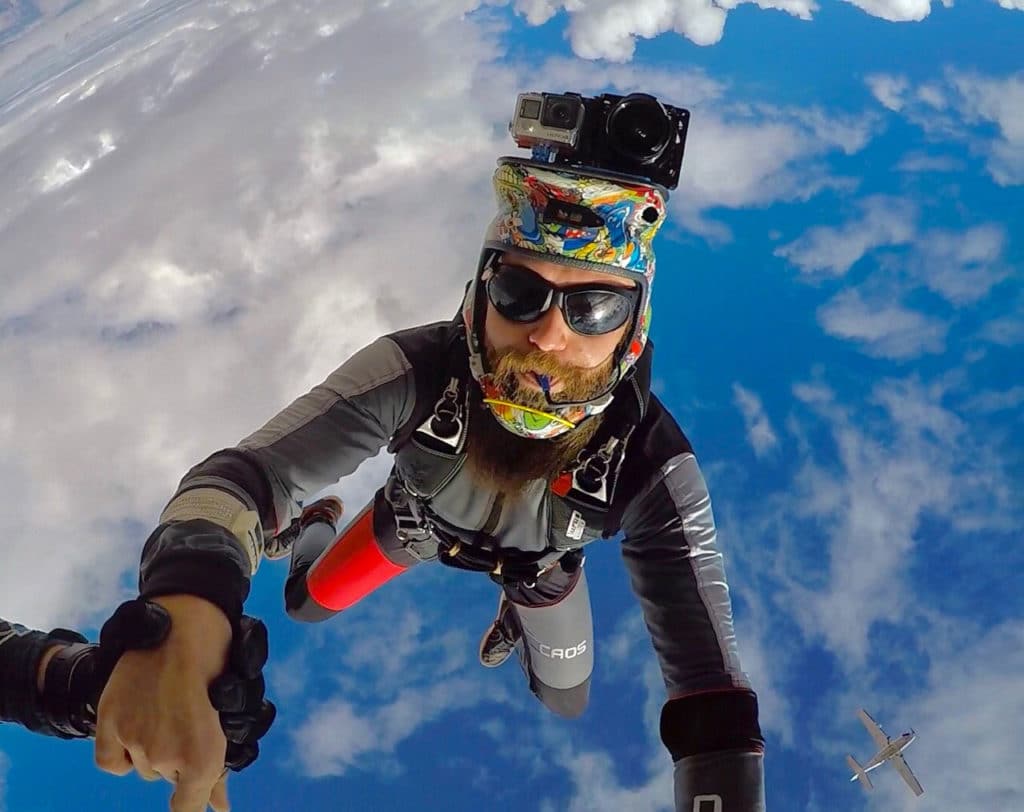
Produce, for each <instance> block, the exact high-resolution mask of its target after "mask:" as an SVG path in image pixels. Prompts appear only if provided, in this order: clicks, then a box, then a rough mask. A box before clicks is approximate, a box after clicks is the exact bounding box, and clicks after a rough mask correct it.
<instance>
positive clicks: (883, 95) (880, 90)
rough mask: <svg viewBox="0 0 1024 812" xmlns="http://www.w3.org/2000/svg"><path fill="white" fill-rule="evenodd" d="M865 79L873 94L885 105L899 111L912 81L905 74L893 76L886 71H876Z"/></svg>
mask: <svg viewBox="0 0 1024 812" xmlns="http://www.w3.org/2000/svg"><path fill="white" fill-rule="evenodd" d="M865 81H866V82H867V85H868V88H869V89H870V90H871V93H872V95H873V96H874V97H875V98H876V99H878V101H879V103H881V105H882V106H883V107H887V108H888V109H890V110H893V111H895V112H898V111H899V110H900V109H902V107H903V104H904V97H905V96H906V93H907V89H908V88H909V87H910V82H909V81H908V80H907V77H905V76H891V75H888V74H884V73H875V74H871V75H870V76H868V77H867V78H866V79H865Z"/></svg>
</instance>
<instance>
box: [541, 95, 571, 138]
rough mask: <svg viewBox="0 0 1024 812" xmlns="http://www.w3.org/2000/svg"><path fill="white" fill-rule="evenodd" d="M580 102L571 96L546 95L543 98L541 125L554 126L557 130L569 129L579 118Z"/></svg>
mask: <svg viewBox="0 0 1024 812" xmlns="http://www.w3.org/2000/svg"><path fill="white" fill-rule="evenodd" d="M580 105H581V102H580V100H579V99H577V98H574V97H572V96H548V97H547V98H545V100H544V112H543V113H541V117H540V123H541V126H542V127H556V128H557V129H559V130H571V129H573V128H574V127H575V126H576V122H577V121H578V120H579V114H580Z"/></svg>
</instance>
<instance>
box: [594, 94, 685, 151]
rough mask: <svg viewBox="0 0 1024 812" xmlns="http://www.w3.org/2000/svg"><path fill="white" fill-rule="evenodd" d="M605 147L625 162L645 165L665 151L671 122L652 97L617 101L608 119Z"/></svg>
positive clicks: (629, 97) (636, 95)
mask: <svg viewBox="0 0 1024 812" xmlns="http://www.w3.org/2000/svg"><path fill="white" fill-rule="evenodd" d="M607 132H608V143H609V145H610V146H611V147H612V149H614V150H615V151H616V152H617V153H619V154H620V155H621V156H622V157H624V158H626V159H627V160H630V161H633V162H635V163H640V164H646V163H651V162H652V161H656V160H657V159H658V157H659V156H660V155H661V154H662V153H663V152H664V151H665V147H667V146H668V143H669V140H670V138H671V135H672V122H671V120H670V119H669V116H668V113H667V112H665V108H664V107H662V106H661V104H660V103H659V102H658V100H657V99H655V98H654V97H653V96H647V95H645V94H634V95H632V96H627V97H626V98H624V99H623V100H622V101H620V102H619V103H618V104H617V105H616V106H615V109H614V110H612V112H611V114H610V115H609V116H608V123H607Z"/></svg>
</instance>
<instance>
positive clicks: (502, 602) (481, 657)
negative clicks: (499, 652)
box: [476, 589, 515, 668]
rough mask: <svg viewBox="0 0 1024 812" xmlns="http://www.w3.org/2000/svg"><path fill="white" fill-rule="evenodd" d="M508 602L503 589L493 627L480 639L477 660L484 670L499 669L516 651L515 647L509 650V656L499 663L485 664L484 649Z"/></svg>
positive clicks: (499, 596)
mask: <svg viewBox="0 0 1024 812" xmlns="http://www.w3.org/2000/svg"><path fill="white" fill-rule="evenodd" d="M506 600H507V598H506V597H505V590H504V589H502V590H501V592H500V593H499V594H498V611H497V613H496V614H495V616H494V620H493V621H492V623H491V625H490V626H488V627H487V629H486V630H485V631H484V635H483V637H481V638H480V646H479V647H478V649H477V654H476V658H477V660H478V661H479V663H480V665H482V666H483V667H484V668H497V667H498V666H499V665H504V664H505V663H506V661H507V660H508V658H509V657H511V656H512V652H513V651H514V650H515V647H514V646H513V647H512V648H510V649H509V650H508V654H506V655H505V656H504V657H502V658H501V659H500V660H499V661H498V662H491V663H489V662H484V648H485V647H486V646H487V641H488V639H490V636H491V632H493V631H494V629H495V627H496V626H497V625H498V623H499V622H500V621H501V609H502V607H503V606H504V605H505V601H506Z"/></svg>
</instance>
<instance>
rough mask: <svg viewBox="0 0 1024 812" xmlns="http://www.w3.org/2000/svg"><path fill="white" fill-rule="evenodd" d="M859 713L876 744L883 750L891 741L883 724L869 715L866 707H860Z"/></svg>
mask: <svg viewBox="0 0 1024 812" xmlns="http://www.w3.org/2000/svg"><path fill="white" fill-rule="evenodd" d="M857 715H858V716H859V717H860V720H861V721H862V722H863V723H864V727H866V728H867V729H868V733H870V734H871V738H872V739H874V740H875V744H876V745H878V749H879V750H881V749H882V748H883V747H885V746H886V745H887V744H888V743H889V737H888V736H886V735H885V731H884V730H882V726H881V725H879V724H878V722H876V721H875V720H874V719H872V718H871V717H870V716H868V712H867V711H866V710H864V708H860V709H859V710H858V711H857Z"/></svg>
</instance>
